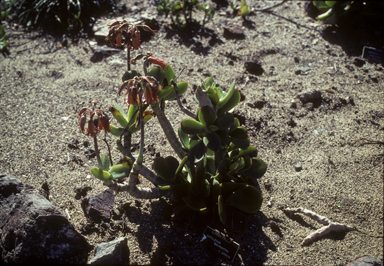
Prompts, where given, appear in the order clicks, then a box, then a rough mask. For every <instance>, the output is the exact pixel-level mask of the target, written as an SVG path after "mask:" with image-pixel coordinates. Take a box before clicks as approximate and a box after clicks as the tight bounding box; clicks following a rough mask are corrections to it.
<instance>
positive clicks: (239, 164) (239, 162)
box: [235, 157, 245, 171]
mask: <svg viewBox="0 0 384 266" xmlns="http://www.w3.org/2000/svg"><path fill="white" fill-rule="evenodd" d="M237 164H238V166H237V167H236V169H235V171H241V170H242V169H243V168H244V167H245V160H244V158H243V157H241V158H239V159H238V160H237Z"/></svg>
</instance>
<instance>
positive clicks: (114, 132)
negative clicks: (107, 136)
mask: <svg viewBox="0 0 384 266" xmlns="http://www.w3.org/2000/svg"><path fill="white" fill-rule="evenodd" d="M109 130H111V133H112V135H114V136H116V137H120V135H121V133H123V130H124V128H121V127H115V126H113V125H109ZM128 133H129V132H126V133H124V135H125V134H128Z"/></svg>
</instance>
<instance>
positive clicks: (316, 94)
mask: <svg viewBox="0 0 384 266" xmlns="http://www.w3.org/2000/svg"><path fill="white" fill-rule="evenodd" d="M298 97H299V100H300V101H301V102H302V103H307V102H317V101H321V99H322V98H321V91H317V90H315V91H310V92H305V93H301V94H299V95H298Z"/></svg>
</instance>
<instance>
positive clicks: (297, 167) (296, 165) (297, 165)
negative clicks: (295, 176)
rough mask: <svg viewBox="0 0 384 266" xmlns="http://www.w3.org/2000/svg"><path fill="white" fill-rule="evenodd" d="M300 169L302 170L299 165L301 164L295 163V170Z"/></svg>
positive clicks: (298, 170)
mask: <svg viewBox="0 0 384 266" xmlns="http://www.w3.org/2000/svg"><path fill="white" fill-rule="evenodd" d="M301 170H303V167H302V166H301V164H295V171H296V172H300V171H301Z"/></svg>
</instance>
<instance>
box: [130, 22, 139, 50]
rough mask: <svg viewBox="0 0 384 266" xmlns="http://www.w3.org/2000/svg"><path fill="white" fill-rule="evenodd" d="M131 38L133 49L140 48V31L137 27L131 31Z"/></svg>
mask: <svg viewBox="0 0 384 266" xmlns="http://www.w3.org/2000/svg"><path fill="white" fill-rule="evenodd" d="M131 39H132V51H133V50H138V49H139V48H141V47H140V31H139V30H138V29H137V28H136V27H135V28H132V32H131Z"/></svg>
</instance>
